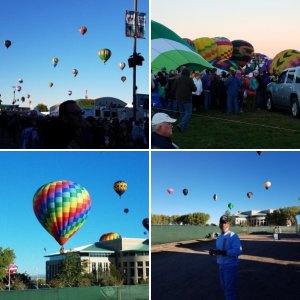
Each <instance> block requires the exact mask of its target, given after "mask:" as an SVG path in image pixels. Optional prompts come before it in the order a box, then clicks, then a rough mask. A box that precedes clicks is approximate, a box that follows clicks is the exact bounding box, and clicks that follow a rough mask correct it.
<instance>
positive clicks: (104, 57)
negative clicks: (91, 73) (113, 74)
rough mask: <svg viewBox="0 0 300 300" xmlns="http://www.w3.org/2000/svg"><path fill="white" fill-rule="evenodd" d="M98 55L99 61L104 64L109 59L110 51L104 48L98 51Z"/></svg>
mask: <svg viewBox="0 0 300 300" xmlns="http://www.w3.org/2000/svg"><path fill="white" fill-rule="evenodd" d="M98 55H99V57H100V59H101V60H102V61H103V62H104V63H106V62H107V61H108V60H109V58H110V57H111V51H110V50H109V49H106V48H104V49H101V50H99V52H98Z"/></svg>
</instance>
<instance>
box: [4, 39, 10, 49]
mask: <svg viewBox="0 0 300 300" xmlns="http://www.w3.org/2000/svg"><path fill="white" fill-rule="evenodd" d="M4 46H5V47H6V48H9V47H10V46H11V41H10V40H6V41H4Z"/></svg>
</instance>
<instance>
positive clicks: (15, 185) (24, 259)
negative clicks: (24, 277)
mask: <svg viewBox="0 0 300 300" xmlns="http://www.w3.org/2000/svg"><path fill="white" fill-rule="evenodd" d="M0 159H1V168H0V182H1V189H0V199H1V200H0V201H1V215H0V228H1V238H0V245H1V247H3V248H7V247H9V248H11V249H13V250H14V252H15V254H16V257H17V259H16V261H15V262H16V264H17V265H18V267H19V272H25V271H27V273H29V274H36V272H38V273H39V274H45V261H46V259H45V258H44V255H47V254H51V253H54V252H57V251H59V249H60V245H59V244H58V243H57V242H56V240H55V239H54V238H53V237H52V236H51V235H50V234H49V233H48V232H47V231H46V230H45V229H44V228H43V227H42V225H41V224H40V223H39V222H38V220H37V219H36V217H35V214H34V212H33V207H32V199H33V196H34V193H35V192H36V190H37V189H38V188H39V187H40V186H42V185H43V184H45V183H48V182H51V181H55V180H62V179H65V180H71V181H74V182H77V183H79V184H81V185H82V186H83V187H85V188H86V189H87V190H88V192H89V194H90V196H91V201H92V206H91V211H90V213H89V216H88V218H87V220H86V222H85V223H84V225H83V226H82V227H81V228H80V229H79V230H78V231H77V232H76V233H75V235H74V236H72V237H71V238H70V239H69V240H68V241H67V243H66V244H65V246H64V247H65V249H70V248H75V247H78V246H83V245H88V244H90V243H94V242H97V241H98V240H99V237H100V236H101V235H102V234H104V233H108V232H117V233H119V234H120V235H121V236H122V237H128V238H148V233H146V234H144V232H147V231H146V230H145V228H144V227H143V225H142V220H143V219H144V218H146V217H148V214H149V203H148V199H149V197H148V196H149V188H148V186H149V180H148V178H149V175H148V174H149V168H148V160H149V154H148V152H147V151H146V152H145V151H138V152H126V151H122V152H105V151H104V152H2V151H1V152H0ZM118 180H125V181H126V182H127V184H128V189H127V191H126V192H125V193H124V194H123V195H122V197H121V199H120V197H119V195H118V194H117V193H116V192H115V191H114V189H113V184H114V182H115V181H118ZM124 208H128V209H129V212H128V214H125V213H124V211H123V210H124ZM44 248H46V251H44Z"/></svg>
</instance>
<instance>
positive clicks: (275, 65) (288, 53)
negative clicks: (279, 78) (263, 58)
mask: <svg viewBox="0 0 300 300" xmlns="http://www.w3.org/2000/svg"><path fill="white" fill-rule="evenodd" d="M297 66H300V52H299V51H297V50H293V49H288V50H283V51H281V52H279V53H278V54H277V55H276V56H275V57H274V58H273V60H272V64H271V67H270V72H271V73H272V74H275V73H281V72H282V71H283V70H285V69H287V68H291V67H297Z"/></svg>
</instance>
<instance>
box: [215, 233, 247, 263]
mask: <svg viewBox="0 0 300 300" xmlns="http://www.w3.org/2000/svg"><path fill="white" fill-rule="evenodd" d="M216 249H217V250H226V252H227V254H226V255H225V256H222V255H218V256H217V263H218V264H219V265H226V266H237V265H238V263H239V262H238V256H239V255H241V253H242V246H241V241H240V238H239V236H238V235H237V234H235V233H234V232H231V231H227V232H226V233H224V234H221V235H220V236H219V237H218V238H217V241H216Z"/></svg>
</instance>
